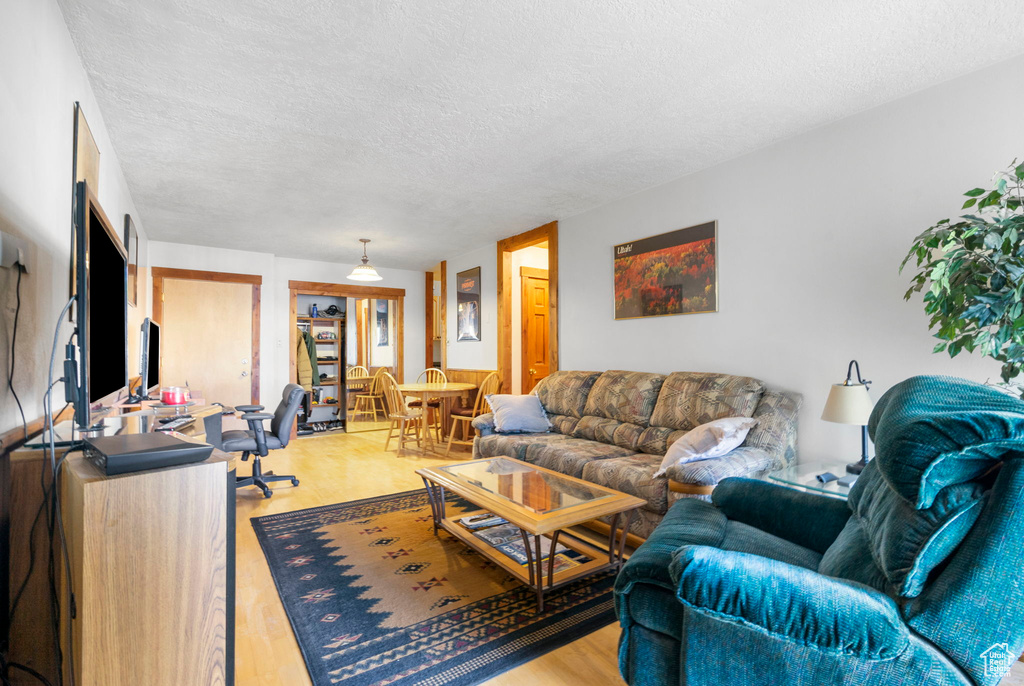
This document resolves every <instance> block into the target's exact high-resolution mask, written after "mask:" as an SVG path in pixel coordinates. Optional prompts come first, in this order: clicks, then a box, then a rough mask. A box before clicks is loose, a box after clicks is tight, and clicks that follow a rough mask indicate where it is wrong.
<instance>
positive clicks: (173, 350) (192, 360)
mask: <svg viewBox="0 0 1024 686" xmlns="http://www.w3.org/2000/svg"><path fill="white" fill-rule="evenodd" d="M162 316H163V321H162V322H160V324H161V329H160V334H161V337H162V338H163V341H162V342H161V348H162V351H163V355H162V357H163V363H162V365H161V367H160V383H161V385H164V386H179V385H181V386H183V385H185V382H186V381H187V382H188V385H189V386H190V387H191V388H193V389H195V390H197V391H199V392H201V393H202V397H203V399H204V400H205V401H206V402H208V403H211V402H219V403H223V404H224V405H231V406H234V405H247V404H249V403H252V402H258V398H254V391H253V383H252V382H253V374H254V364H253V286H252V285H251V284H246V283H223V282H218V281H193V280H189V279H175V278H164V279H163V312H162Z"/></svg>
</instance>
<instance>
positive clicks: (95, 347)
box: [75, 182, 128, 428]
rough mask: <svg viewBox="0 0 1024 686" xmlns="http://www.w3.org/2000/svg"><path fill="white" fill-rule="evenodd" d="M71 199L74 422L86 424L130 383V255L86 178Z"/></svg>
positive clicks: (90, 423) (87, 425)
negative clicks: (76, 365) (76, 362)
mask: <svg viewBox="0 0 1024 686" xmlns="http://www.w3.org/2000/svg"><path fill="white" fill-rule="evenodd" d="M75 200H76V202H75V298H76V324H77V326H76V332H77V335H76V341H77V346H78V359H79V377H78V389H77V400H76V402H75V421H77V422H78V425H79V426H81V427H83V428H87V427H89V426H91V425H92V414H93V412H95V411H96V410H98V409H100V408H101V407H102V406H103V405H104V403H106V402H108V401H110V400H111V399H113V398H115V397H116V396H118V395H119V394H120V393H121V392H122V391H124V390H125V389H126V388H127V386H128V254H127V252H126V251H125V249H124V246H123V245H122V244H121V239H120V237H118V235H117V234H116V233H115V232H114V229H113V226H112V225H111V223H110V221H109V220H108V219H107V217H106V215H105V214H104V213H103V208H101V207H100V205H99V203H98V202H97V201H96V197H95V196H94V195H93V194H92V193H91V192H90V191H89V189H88V188H87V187H86V185H85V183H84V182H79V183H78V185H77V188H76V197H75Z"/></svg>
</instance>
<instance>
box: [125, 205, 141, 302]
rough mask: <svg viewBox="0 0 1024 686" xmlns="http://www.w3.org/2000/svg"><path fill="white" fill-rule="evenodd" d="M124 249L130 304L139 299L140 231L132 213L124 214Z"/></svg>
mask: <svg viewBox="0 0 1024 686" xmlns="http://www.w3.org/2000/svg"><path fill="white" fill-rule="evenodd" d="M124 249H125V250H127V251H128V304H129V305H131V306H132V307H136V306H137V305H138V301H139V232H138V230H137V229H136V228H135V222H134V221H132V216H131V215H130V214H126V215H124Z"/></svg>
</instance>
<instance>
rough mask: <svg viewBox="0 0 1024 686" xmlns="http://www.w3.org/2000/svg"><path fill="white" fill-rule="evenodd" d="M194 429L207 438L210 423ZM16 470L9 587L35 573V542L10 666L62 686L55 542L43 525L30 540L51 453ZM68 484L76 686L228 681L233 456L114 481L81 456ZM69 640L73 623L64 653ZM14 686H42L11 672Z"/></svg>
mask: <svg viewBox="0 0 1024 686" xmlns="http://www.w3.org/2000/svg"><path fill="white" fill-rule="evenodd" d="M126 417H131V415H127V416H126ZM151 420H152V418H149V419H143V418H141V417H136V418H134V419H125V418H123V417H122V418H119V420H118V421H116V422H114V423H115V424H118V425H119V426H121V427H122V428H124V429H130V428H136V429H137V428H140V427H141V426H142V425H143V424H144V423H148V422H149V421H151ZM193 426H194V427H195V431H194V433H195V434H196V435H197V436H201V435H202V427H203V426H204V422H203V420H202V419H198V420H197V421H196V423H195V424H194V425H193ZM65 451H66V450H65V449H58V451H57V453H58V456H60V455H63V454H64V453H65ZM44 461H45V465H44ZM9 464H10V474H11V479H10V487H11V492H12V496H13V502H12V508H11V510H12V530H11V538H10V543H11V551H12V553H11V578H12V585H14V584H18V585H20V584H21V582H22V581H23V580H24V579H25V575H26V573H27V571H28V567H29V565H30V564H31V563H32V558H31V557H30V555H29V550H30V547H29V539H30V538H31V539H33V540H34V541H35V543H34V546H33V548H34V553H35V557H34V568H33V573H32V576H31V577H29V583H28V585H27V587H26V591H25V593H24V595H23V597H22V599H21V602H20V603H19V605H18V608H17V611H16V613H15V615H14V617H13V621H12V625H11V644H10V651H9V653H8V658H9V659H11V660H14V661H16V662H20V663H22V664H26V665H28V666H30V667H33V668H34V669H36V670H37V671H40V672H41V673H43V674H44V675H45V676H47V678H49V679H50V681H51V682H52V683H57V671H58V668H57V665H56V663H55V661H54V659H53V652H54V647H53V634H52V631H51V629H50V610H49V603H50V600H49V591H48V589H47V583H46V568H47V554H48V551H47V548H48V545H49V542H48V540H47V536H46V527H45V525H39V524H37V525H36V527H35V528H34V530H32V532H31V534H30V532H29V529H30V527H31V524H32V517H33V515H34V513H35V512H36V511H37V509H38V508H39V504H40V503H41V500H42V489H41V487H40V475H41V474H42V475H43V476H44V478H45V477H46V476H47V474H48V468H47V467H48V464H49V455H48V454H44V452H43V451H42V450H31V449H20V450H16V451H14V452H11V453H10V463H9ZM47 482H48V479H47ZM60 486H61V489H60V493H61V509H62V515H63V521H64V522H65V529H66V533H67V538H68V546H69V557H70V561H71V572H72V579H73V586H74V591H75V600H76V608H77V617H76V619H74V620H70V619H69V613H68V607H69V605H68V601H67V595H66V593H67V589H66V583H65V576H64V571H63V564H61V562H60V557H61V556H60V553H59V548H57V549H56V550H55V558H56V559H57V560H58V565H59V568H58V570H57V575H58V583H59V585H60V589H61V592H62V593H63V594H64V595H63V597H62V603H61V604H62V616H63V619H64V620H65V621H72V632H73V646H74V659H75V677H76V682H75V683H76V684H77V685H78V686H86V685H88V684H103V685H104V686H107V685H110V686H117V685H120V684H125V685H127V684H132V685H135V684H147V685H149V684H154V685H163V684H167V685H170V684H174V685H175V686H177V685H179V684H185V683H189V684H191V683H195V684H200V683H201V684H218V685H223V684H230V683H232V681H233V673H234V577H235V572H234V545H235V544H234V535H235V523H234V518H235V507H236V506H235V464H234V458H233V456H231V455H228V454H226V453H222V452H219V451H214V453H213V454H212V455H211V457H210V458H209V459H207V460H206V461H204V462H200V463H195V464H190V465H181V466H177V467H169V468H166V469H156V470H149V471H143V472H134V473H130V474H123V475H118V476H111V477H108V476H106V475H104V474H102V473H100V472H99V471H98V470H97V469H96V468H95V467H93V465H92V464H91V463H89V462H88V461H86V460H85V459H84V458H83V457H81V454H80V453H73V454H71V455H69V456H68V458H67V461H66V462H65V464H64V468H63V470H62V471H61V483H60ZM66 632H67V625H66V624H65V625H64V627H63V628H62V631H61V641H62V643H64V642H66V636H67V633H66ZM66 655H67V649H66V647H65V656H66ZM66 670H67V665H65V674H67V671H66ZM23 677H24V678H23ZM12 683H14V684H23V683H24V684H29V683H31V684H35V683H36V682H35V681H34V680H32V679H31V678H29V677H27V676H26V675H23V674H21V673H20V672H12Z"/></svg>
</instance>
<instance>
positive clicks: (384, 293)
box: [288, 281, 405, 383]
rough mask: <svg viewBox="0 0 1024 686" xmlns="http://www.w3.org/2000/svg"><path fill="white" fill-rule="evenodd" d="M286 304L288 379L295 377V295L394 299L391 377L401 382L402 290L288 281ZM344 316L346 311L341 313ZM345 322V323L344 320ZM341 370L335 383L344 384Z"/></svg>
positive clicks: (403, 338) (296, 301) (402, 342)
mask: <svg viewBox="0 0 1024 686" xmlns="http://www.w3.org/2000/svg"><path fill="white" fill-rule="evenodd" d="M288 291H289V298H288V300H289V304H288V322H289V326H288V329H289V331H288V378H289V379H294V378H295V346H296V345H297V344H298V341H297V340H296V338H295V317H296V315H297V314H298V296H300V295H323V296H331V297H335V298H376V299H379V300H397V301H398V311H397V312H396V313H395V324H396V327H395V328H396V331H395V333H396V335H397V337H398V344H397V347H396V349H395V358H396V359H395V380H396V381H398V383H402V382H403V378H404V374H405V289H404V288H384V287H383V286H350V285H348V284H345V283H323V282H319V281H289V282H288ZM345 317H346V319H347V318H348V312H347V311H346V313H345ZM346 324H347V322H346ZM345 372H346V370H344V369H339V370H338V383H344V379H345Z"/></svg>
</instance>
